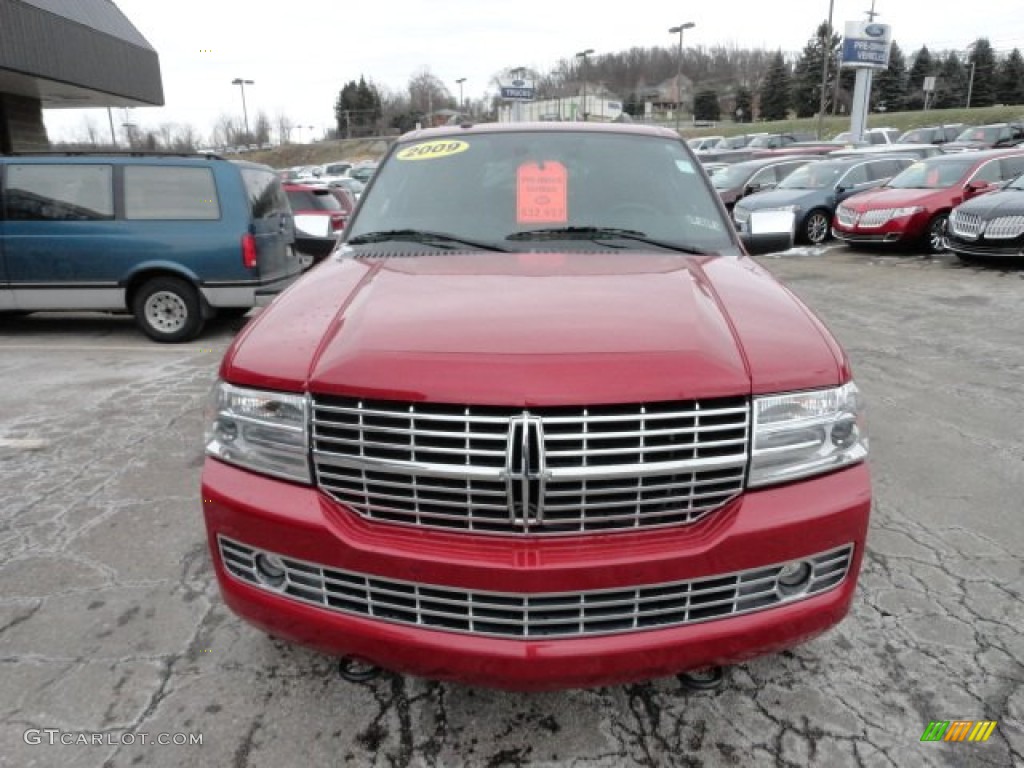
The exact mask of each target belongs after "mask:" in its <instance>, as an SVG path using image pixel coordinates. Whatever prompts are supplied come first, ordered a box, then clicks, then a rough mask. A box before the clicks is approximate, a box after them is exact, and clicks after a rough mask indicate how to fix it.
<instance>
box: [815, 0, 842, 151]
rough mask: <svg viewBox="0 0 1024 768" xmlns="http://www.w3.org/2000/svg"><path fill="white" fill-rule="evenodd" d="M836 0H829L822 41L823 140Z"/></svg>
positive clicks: (820, 112)
mask: <svg viewBox="0 0 1024 768" xmlns="http://www.w3.org/2000/svg"><path fill="white" fill-rule="evenodd" d="M834 6H835V0H828V24H827V25H826V29H825V39H824V40H822V41H821V100H820V102H819V103H818V140H819V141H821V139H822V134H823V133H824V131H825V89H826V88H828V64H829V59H831V58H832V10H833V7H834ZM836 80H837V81H838V80H839V73H838V72H836Z"/></svg>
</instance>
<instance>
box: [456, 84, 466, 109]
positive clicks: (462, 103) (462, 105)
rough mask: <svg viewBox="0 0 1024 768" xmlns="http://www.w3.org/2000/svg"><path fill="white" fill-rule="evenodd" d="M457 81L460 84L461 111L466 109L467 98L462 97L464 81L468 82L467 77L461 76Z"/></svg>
mask: <svg viewBox="0 0 1024 768" xmlns="http://www.w3.org/2000/svg"><path fill="white" fill-rule="evenodd" d="M455 82H456V83H458V84H459V111H460V112H465V111H466V101H465V99H463V98H462V84H463V83H464V82H466V78H464V77H460V78H459V79H458V80H456V81H455Z"/></svg>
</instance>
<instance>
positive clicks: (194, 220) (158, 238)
mask: <svg viewBox="0 0 1024 768" xmlns="http://www.w3.org/2000/svg"><path fill="white" fill-rule="evenodd" d="M294 239H295V234H294V224H293V217H292V212H291V209H290V207H289V204H288V198H287V196H286V195H285V194H284V190H283V189H282V187H281V182H280V180H279V178H278V177H277V175H276V174H275V173H274V172H273V170H271V169H270V168H269V167H266V166H262V165H257V164H255V163H248V162H241V161H230V160H224V159H222V158H218V157H212V156H203V155H171V154H145V153H124V154H117V153H110V154H92V153H87V154H83V153H63V154H32V155H27V154H26V155H5V156H2V157H0V313H4V312H8V313H10V312H16V313H27V312H36V311H44V310H45V311H53V310H75V311H80V310H99V311H114V312H124V311H128V312H130V313H131V314H132V315H134V317H135V320H136V322H137V323H138V326H139V328H140V329H141V330H142V331H143V332H144V333H146V334H147V335H148V336H149V337H151V338H153V339H155V340H156V341H162V342H180V341H188V340H189V339H193V338H195V337H196V336H197V335H198V334H199V333H200V332H201V331H202V329H203V325H204V323H205V322H206V321H207V320H209V319H210V318H212V317H214V316H215V315H217V314H221V315H243V314H245V313H246V312H248V311H249V309H251V308H252V307H254V306H257V305H261V304H265V303H268V302H269V300H270V299H271V298H272V297H273V296H274V295H275V294H277V293H279V292H280V291H281V290H283V289H284V288H285V287H287V286H288V285H289V284H290V283H291V282H292V281H294V280H295V279H296V278H297V277H298V276H299V274H300V273H301V271H302V266H301V262H300V260H299V257H298V256H297V254H296V253H295V251H294V248H293V247H292V243H293V242H294Z"/></svg>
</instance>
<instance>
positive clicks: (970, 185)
mask: <svg viewBox="0 0 1024 768" xmlns="http://www.w3.org/2000/svg"><path fill="white" fill-rule="evenodd" d="M991 187H992V184H991V183H989V182H987V181H982V180H981V179H975V180H974V181H969V182H967V194H968V195H977V194H980V193H981V192H984V191H985V190H987V189H990V188H991Z"/></svg>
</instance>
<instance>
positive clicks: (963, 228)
mask: <svg viewBox="0 0 1024 768" xmlns="http://www.w3.org/2000/svg"><path fill="white" fill-rule="evenodd" d="M949 228H950V229H951V230H952V232H953V234H954V235H958V236H959V237H966V238H970V239H971V240H974V239H976V238H978V237H979V236H980V235H981V232H982V229H983V228H984V221H983V220H982V218H981V216H977V215H975V214H973V213H964V212H963V211H959V210H954V211H953V213H951V214H950V216H949Z"/></svg>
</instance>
